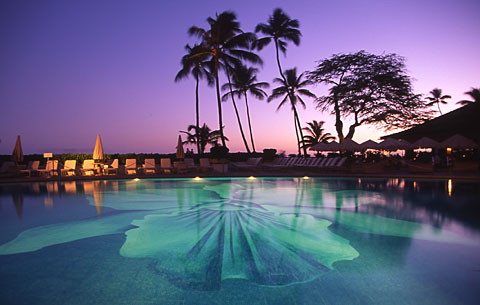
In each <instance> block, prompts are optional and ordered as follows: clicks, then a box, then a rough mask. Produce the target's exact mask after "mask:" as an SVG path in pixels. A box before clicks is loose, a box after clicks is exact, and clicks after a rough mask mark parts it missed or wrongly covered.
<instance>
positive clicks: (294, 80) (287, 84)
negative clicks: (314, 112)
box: [267, 68, 316, 156]
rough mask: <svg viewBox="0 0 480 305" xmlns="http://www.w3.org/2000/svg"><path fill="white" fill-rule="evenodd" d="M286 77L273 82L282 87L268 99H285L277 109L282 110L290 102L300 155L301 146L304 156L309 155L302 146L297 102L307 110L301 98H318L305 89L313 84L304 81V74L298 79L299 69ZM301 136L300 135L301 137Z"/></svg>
mask: <svg viewBox="0 0 480 305" xmlns="http://www.w3.org/2000/svg"><path fill="white" fill-rule="evenodd" d="M284 75H285V77H286V80H283V79H281V78H275V79H274V80H273V81H274V82H276V83H279V84H280V87H277V88H275V89H273V91H272V94H271V95H270V96H269V97H268V99H267V101H268V102H271V101H272V100H274V99H277V98H281V97H283V99H282V101H281V102H280V104H279V105H278V107H277V110H278V109H280V108H281V107H282V106H283V105H284V104H285V103H287V102H290V106H291V107H292V111H293V122H294V124H295V132H296V134H297V144H298V154H300V155H301V150H300V148H301V146H303V152H304V155H305V156H306V155H307V148H306V147H305V146H304V145H301V142H302V140H303V132H302V126H301V124H300V118H299V117H298V112H297V107H296V104H297V102H298V103H299V104H300V105H302V106H303V107H304V108H305V102H304V101H303V99H302V97H301V96H307V97H311V98H316V96H315V94H313V93H312V92H310V91H309V90H308V89H305V87H306V86H308V85H310V84H311V81H309V80H303V79H302V78H303V75H304V73H302V74H300V75H299V76H298V77H297V69H296V68H293V69H289V70H285V72H284ZM299 134H300V135H299Z"/></svg>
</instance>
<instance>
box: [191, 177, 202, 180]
mask: <svg viewBox="0 0 480 305" xmlns="http://www.w3.org/2000/svg"><path fill="white" fill-rule="evenodd" d="M193 180H195V181H199V180H202V178H200V177H198V176H197V177H195V178H193Z"/></svg>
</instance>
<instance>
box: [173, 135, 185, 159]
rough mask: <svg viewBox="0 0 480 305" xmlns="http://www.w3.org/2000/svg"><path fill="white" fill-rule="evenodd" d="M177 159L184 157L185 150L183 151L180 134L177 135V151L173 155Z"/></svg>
mask: <svg viewBox="0 0 480 305" xmlns="http://www.w3.org/2000/svg"><path fill="white" fill-rule="evenodd" d="M175 156H176V157H177V159H183V158H185V152H184V151H183V142H182V136H180V135H179V136H178V144H177V153H176V155H175Z"/></svg>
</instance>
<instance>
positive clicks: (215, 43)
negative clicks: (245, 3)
mask: <svg viewBox="0 0 480 305" xmlns="http://www.w3.org/2000/svg"><path fill="white" fill-rule="evenodd" d="M207 22H208V24H209V26H210V28H209V29H208V30H205V29H202V28H199V27H196V26H192V27H191V28H190V29H189V30H188V32H189V34H190V35H192V36H197V37H198V38H200V39H201V40H202V42H201V44H202V46H204V47H205V48H206V49H207V50H206V51H205V52H204V54H207V55H209V56H210V67H211V69H210V70H211V71H212V72H213V75H214V78H215V87H216V91H217V107H218V123H219V130H220V134H221V141H222V145H223V146H226V144H225V136H224V134H223V120H222V104H221V101H220V83H219V77H218V71H219V70H220V69H221V68H222V67H223V66H225V65H230V66H234V65H235V64H239V63H240V61H241V60H247V61H249V62H251V63H259V64H261V63H262V60H261V59H260V57H259V56H258V55H256V54H255V53H253V52H251V51H250V46H251V44H252V43H253V42H254V41H255V39H256V36H255V34H253V33H244V32H242V30H241V29H240V23H239V22H238V21H237V16H236V15H235V13H233V12H228V11H226V12H223V13H221V14H220V15H217V16H216V18H211V17H209V18H207Z"/></svg>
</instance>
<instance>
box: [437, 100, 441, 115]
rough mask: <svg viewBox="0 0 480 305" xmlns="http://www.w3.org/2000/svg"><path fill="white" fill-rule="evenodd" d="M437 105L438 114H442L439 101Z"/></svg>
mask: <svg viewBox="0 0 480 305" xmlns="http://www.w3.org/2000/svg"><path fill="white" fill-rule="evenodd" d="M437 106H438V112H440V115H442V110H440V103H437Z"/></svg>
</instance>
